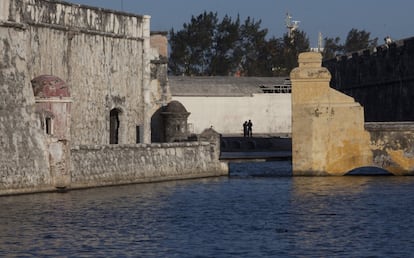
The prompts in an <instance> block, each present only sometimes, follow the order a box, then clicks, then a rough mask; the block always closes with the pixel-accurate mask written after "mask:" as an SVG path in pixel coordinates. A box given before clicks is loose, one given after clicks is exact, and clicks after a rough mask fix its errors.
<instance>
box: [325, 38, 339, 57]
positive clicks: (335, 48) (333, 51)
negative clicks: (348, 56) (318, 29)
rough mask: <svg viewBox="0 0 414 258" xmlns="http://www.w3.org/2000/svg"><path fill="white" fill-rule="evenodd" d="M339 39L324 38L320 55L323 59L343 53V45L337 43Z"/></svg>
mask: <svg viewBox="0 0 414 258" xmlns="http://www.w3.org/2000/svg"><path fill="white" fill-rule="evenodd" d="M340 40H341V39H340V38H339V37H336V38H325V39H324V41H325V44H324V45H325V47H324V48H323V52H322V56H323V58H324V59H331V58H334V57H335V56H336V55H338V54H341V53H343V49H344V47H343V46H342V45H341V44H340V43H339V41H340Z"/></svg>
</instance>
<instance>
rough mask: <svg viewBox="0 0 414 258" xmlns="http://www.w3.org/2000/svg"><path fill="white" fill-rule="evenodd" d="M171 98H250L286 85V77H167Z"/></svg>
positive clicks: (288, 81) (288, 82)
mask: <svg viewBox="0 0 414 258" xmlns="http://www.w3.org/2000/svg"><path fill="white" fill-rule="evenodd" d="M168 81H169V85H170V90H171V94H172V95H173V96H215V97H218V96H222V97H226V96H250V95H252V94H259V93H264V91H263V89H264V88H272V87H275V86H277V87H279V86H281V85H288V86H289V87H290V80H289V78H288V77H234V76H169V77H168Z"/></svg>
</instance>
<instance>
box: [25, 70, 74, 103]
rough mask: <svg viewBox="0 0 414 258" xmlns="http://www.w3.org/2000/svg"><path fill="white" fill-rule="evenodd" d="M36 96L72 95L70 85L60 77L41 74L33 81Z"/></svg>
mask: <svg viewBox="0 0 414 258" xmlns="http://www.w3.org/2000/svg"><path fill="white" fill-rule="evenodd" d="M31 82H32V87H33V93H34V95H35V97H40V98H48V97H70V93H69V87H68V86H67V84H66V83H65V82H64V81H63V80H62V79H60V78H59V77H56V76H53V75H41V76H38V77H36V78H34V79H33V80H32V81H31Z"/></svg>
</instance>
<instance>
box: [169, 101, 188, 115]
mask: <svg viewBox="0 0 414 258" xmlns="http://www.w3.org/2000/svg"><path fill="white" fill-rule="evenodd" d="M164 112H168V113H179V114H182V113H188V112H187V109H185V107H184V105H183V104H181V103H180V102H179V101H176V100H173V101H171V102H170V103H168V105H167V107H166V108H165V111H164Z"/></svg>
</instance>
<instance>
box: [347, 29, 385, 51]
mask: <svg viewBox="0 0 414 258" xmlns="http://www.w3.org/2000/svg"><path fill="white" fill-rule="evenodd" d="M370 35H371V33H370V32H366V31H365V30H357V29H351V30H350V31H349V32H348V36H347V37H346V41H345V45H344V51H345V52H346V53H348V52H354V51H358V50H361V49H366V48H373V47H376V46H377V41H378V38H374V39H372V40H371V39H370Z"/></svg>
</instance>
